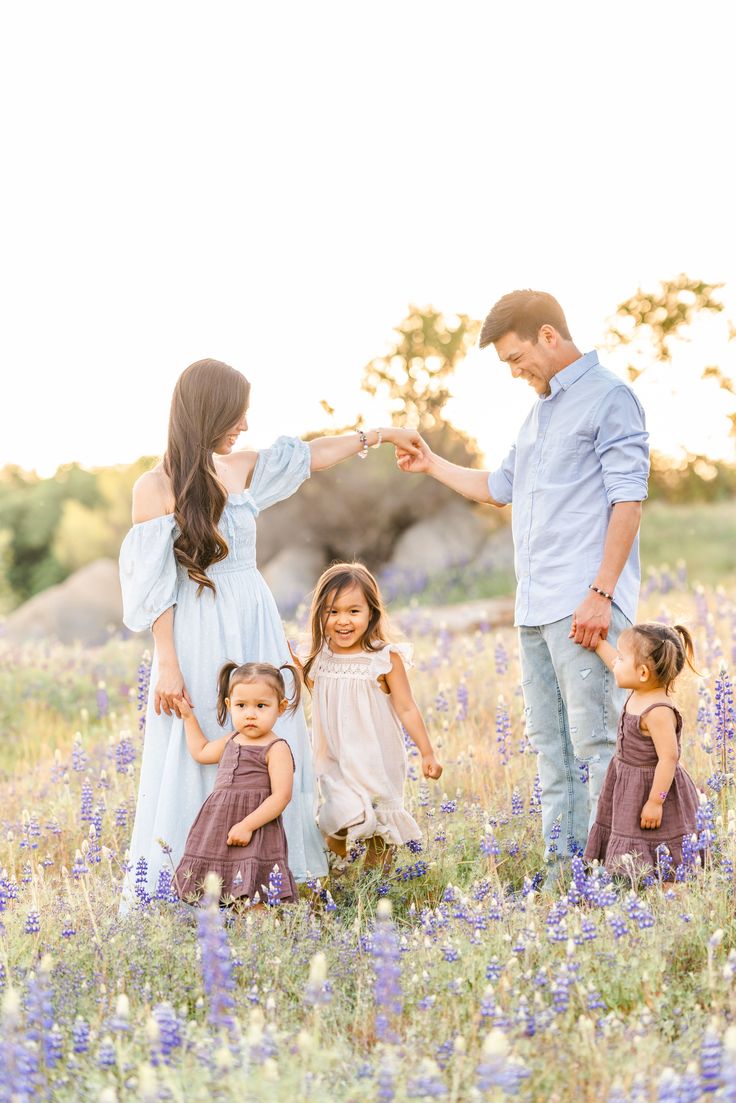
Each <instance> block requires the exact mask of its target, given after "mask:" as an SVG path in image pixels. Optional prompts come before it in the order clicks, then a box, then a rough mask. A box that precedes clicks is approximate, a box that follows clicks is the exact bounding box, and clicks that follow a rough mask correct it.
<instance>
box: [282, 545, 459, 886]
mask: <svg viewBox="0 0 736 1103" xmlns="http://www.w3.org/2000/svg"><path fill="white" fill-rule="evenodd" d="M311 628H312V642H311V650H310V654H309V656H308V657H307V658H306V660H305V662H304V664H303V674H304V676H305V680H306V682H307V685H308V686H309V688H310V689H311V691H312V728H313V739H314V761H315V770H316V772H317V776H318V778H319V786H320V793H321V799H322V803H321V806H320V809H319V820H318V822H319V827H320V830H321V831H322V833H323V835H324V836H325V838H326V841H327V845H328V847H329V848H330V850H331V851H332V852H333V854H335V855H336V856H337V862H336V865H337V869H338V870H339V869H340V868H341V864H340V863H341V862H344V860H345V856H346V854H347V851H348V849H349V847H350V846H351V844H352V843H353V842H355V841H358V840H360V841H361V842H365V843H366V847H367V852H366V858H365V864H366V865H367V866H368V867H369V868H370V867H372V866H377V865H379V864H381V865H384V866H386V865H387V864H388V863H389V862H390V857H391V848H393V847H395V846H400V845H402V844H403V843H408V842H412V841H414V840H419V839H421V834H422V833H421V830H420V828H419V826H418V824H417V823H416V821H415V819H414V817H413V816H412V815H410V813H409V812H408V811H407V809H406V806H405V804H404V783H405V781H406V774H407V757H406V748H405V745H404V730H405V731H406V732H407V734H408V736H409V738H410V739H411V740H412V741H413V742H414V743H415V744H416V746H417V748H418V749H419V752H420V754H421V756H422V773H423V775H424V777H427V778H433V779H434V780H437V778H439V776H440V774H441V773H442V767H441V765H440V764H439V762H438V761H437V759H436V757H435V754H434V751H433V749H432V744H431V742H430V739H429V735H428V734H427V728H426V726H425V724H424V720H423V719H422V716H421V713H420V712H419V708H418V707H417V703H416V701H415V700H414V695H413V693H412V691H411V686H410V684H409V679H408V677H407V674H406V668H407V666H410V665H411V646H410V645H409V644H406V643H388V642H387V638H386V637H387V625H386V617H385V612H384V609H383V603H382V601H381V595H380V593H379V590H378V585H377V583H376V580H375V578H374V577H373V575H372V574H371V573H370V571H368V570H367V569H366V568H365V567H364V566H362V564H360V563H336V564H334V565H333V566H332V567H330V568H328V570H326V571H325V572H324V574H323V575H322V576H321V578H320V579H319V581H318V583H317V585H316V587H315V591H314V598H313V601H312V611H311ZM402 728H403V729H404V730H402ZM387 848H388V850H387ZM333 868H334V866H333Z"/></svg>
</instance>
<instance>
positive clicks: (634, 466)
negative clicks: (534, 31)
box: [399, 291, 649, 885]
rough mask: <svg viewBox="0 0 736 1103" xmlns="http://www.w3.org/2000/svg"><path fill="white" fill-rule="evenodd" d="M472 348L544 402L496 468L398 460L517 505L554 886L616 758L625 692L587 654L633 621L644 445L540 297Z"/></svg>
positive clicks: (615, 382) (640, 425)
mask: <svg viewBox="0 0 736 1103" xmlns="http://www.w3.org/2000/svg"><path fill="white" fill-rule="evenodd" d="M479 343H480V347H481V348H485V347H486V346H487V345H489V344H493V345H494V346H495V348H496V352H497V353H498V356H499V358H500V359H501V360H502V361H503V362H504V363H506V364H508V365H509V368H510V369H511V374H512V375H513V376H514V378H522V379H524V380H526V382H527V383H529V385H530V386H531V387H533V389H534V390H535V391H536V392H537V394H538V396H539V401H538V402H536V403H535V405H534V407H533V408H532V410H531V411H530V413H529V415H528V416H527V418H526V420H525V421H524V424H523V425H522V427H521V429H520V431H519V434H518V436H517V438H516V443H515V444H514V446H513V447H512V449H511V451H510V452H509V454H508V455H507V456H506V458H505V459H504V461H503V463H502V464H501V466H500V467H499V468H498V469H497V470H496V471H490V472H489V471H477V470H475V469H472V468H466V467H459V466H458V465H456V464H452V463H450V462H449V461H447V460H445V459H443V458H442V457H441V456H437V455H436V454H435V453H433V452H432V451H431V450H430V449H429V447H428V446H427V444H426V442H424V441H422V442H421V443H422V453H421V455H420V456H416V457H413V456H408V455H407V454H406V453H401V452H400V453H399V466H400V467H401V468H402V469H403V470H405V471H423V472H426V473H427V474H429V475H432V476H433V477H434V478H435V479H438V480H439V481H440V482H442V483H444V484H445V485H446V486H449V487H451V488H452V489H453V490H457V491H458V492H459V493H460V494H463V495H464V496H465V497H467V498H472V499H473V500H474V501H477V502H490V504H491V505H494V506H498V507H502V506H505V505H508V504H509V503H512V502H513V513H512V531H513V537H514V557H515V567H516V577H517V592H516V624H517V626H518V628H519V650H520V659H521V676H522V690H523V694H524V711H525V717H526V727H527V735H528V737H529V740H530V742H531V743H532V746H533V747H534V749H535V750H536V751H537V752H538V755H539V777H540V781H541V785H542V830H543V833H544V838H545V845H546V852H545V856H546V859H547V861H548V863H549V868H548V876H547V884H548V885H553V884H554V883H555V882H556V881H557V879H558V876H559V872H560V868H561V866H560V863H561V862H562V861H563V860H565V859H567V858H569V856H570V855H571V854H575V853H581V852H582V850H583V848H584V847H585V842H586V839H587V835H588V830H589V827H590V825H591V824H592V823H593V820H594V819H595V811H596V805H597V802H598V795H599V793H600V790H601V786H602V784H603V778H604V776H605V773H606V769H607V768H608V763H609V761H610V759H611V756H612V754H613V750H614V747H615V742H616V730H617V724H618V718H619V714H620V712H621V709H622V707H623V699H622V692H621V691H620V690H618V689H617V687H616V685H615V682H614V680H613V677H612V675H611V674H610V673H609V671H608V669H607V668H606V667H605V666H604V664H603V663H602V662H601V661H600V660H599V659H598V657H597V656H596V655H594V654H591V652H592V651H594V650H595V648H596V646H597V644H598V642H599V640H601V639H605V638H608V637H610V640H611V642H615V640H616V639H617V637H618V635H619V633H620V632H621V631H623V629H624V628H625V627H627V626H628V625H629V624H630V623H631V622H632V621H633V620H634V618H635V615H636V605H637V601H638V596H639V548H638V533H639V524H640V521H641V503H642V502H643V501H644V499H645V498H646V496H647V477H648V474H649V452H648V445H647V441H648V434H647V432H646V428H645V421H644V411H643V410H642V408H641V405H640V403H639V401H638V399H637V398H636V396H635V395H634V393H633V391H632V390H631V388H630V387H628V386H627V385H626V384H625V383H624V382H622V380H620V379H619V378H618V377H617V376H615V375H614V374H613V373H612V372H609V371H608V370H607V369H605V368H603V367H602V366H601V365H600V363H599V361H598V356H597V354H596V353H595V352H589V353H586V354H585V355H582V354H581V353H580V350H579V349H578V348H577V347H576V346H575V344H574V343H573V341H572V338H571V336H570V332H569V329H568V326H567V322H566V320H565V315H564V313H563V311H562V309H561V307H560V305H559V303H558V302H557V301H556V299H554V298H553V297H552V296H551V295H549V294H547V293H546V292H541V291H513V292H511V293H510V294H508V295H504V297H503V298H502V299H500V300H499V301H498V302H497V303H496V305H495V306H494V307H493V309H492V310H491V312H490V313H489V315H488V317H487V318H486V320H485V322H484V324H483V329H482V331H481V336H480V342H479ZM420 439H421V438H420ZM578 645H582V646H578Z"/></svg>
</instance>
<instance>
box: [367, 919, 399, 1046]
mask: <svg viewBox="0 0 736 1103" xmlns="http://www.w3.org/2000/svg"><path fill="white" fill-rule="evenodd" d="M371 954H372V956H373V961H374V970H375V981H374V985H373V995H374V1000H375V1005H376V1022H375V1029H376V1037H377V1038H378V1039H379V1040H380V1041H382V1042H392V1041H394V1040H395V1032H394V1031H393V1029H392V1028H391V1019H392V1018H393V1017H394V1016H396V1015H400V1014H401V1010H402V1008H403V998H402V994H401V965H400V958H401V951H400V949H399V940H398V936H397V934H396V928H395V927H394V923H393V920H392V919H391V904H390V902H389V901H388V900H381V901H380V903H379V905H378V908H377V910H376V922H375V925H374V927H373V938H372V944H371Z"/></svg>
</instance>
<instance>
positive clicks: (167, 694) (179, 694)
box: [153, 663, 192, 716]
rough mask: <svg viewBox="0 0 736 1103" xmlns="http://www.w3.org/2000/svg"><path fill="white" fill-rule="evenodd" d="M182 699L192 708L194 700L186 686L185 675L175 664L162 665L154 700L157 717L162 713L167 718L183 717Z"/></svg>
mask: <svg viewBox="0 0 736 1103" xmlns="http://www.w3.org/2000/svg"><path fill="white" fill-rule="evenodd" d="M182 698H183V699H184V700H185V701H186V703H187V705H188V706H189V707H190V708H191V706H192V699H191V697H190V696H189V694H188V692H187V687H186V686H185V685H184V675H183V674H182V672H181V670H180V669H179V667H178V666H177V665H175V664H171V665H166V664H164V663H162V664H161V666H160V667H159V672H158V682H157V683H156V688H155V690H154V698H153V707H154V709H155V710H156V715H157V716H160V715H161V713H162V712H165V713H166V715H167V716H171V715H172V713H173V714H174V716H181V715H182V714H181V711H180V709H179V704H178V702H179V701H180V700H181V699H182Z"/></svg>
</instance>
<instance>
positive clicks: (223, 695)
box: [217, 661, 238, 728]
mask: <svg viewBox="0 0 736 1103" xmlns="http://www.w3.org/2000/svg"><path fill="white" fill-rule="evenodd" d="M237 669H238V664H237V663H234V662H231V661H228V662H226V663H225V665H224V666H223V667H221V668H220V673H219V674H218V675H217V723H218V724H219V725H220V727H221V728H224V727H225V724H226V722H227V705H226V704H225V701H226V700H227V698H228V697H229V696H230V678H231V677H232V673H233V671H234V670H237Z"/></svg>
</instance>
